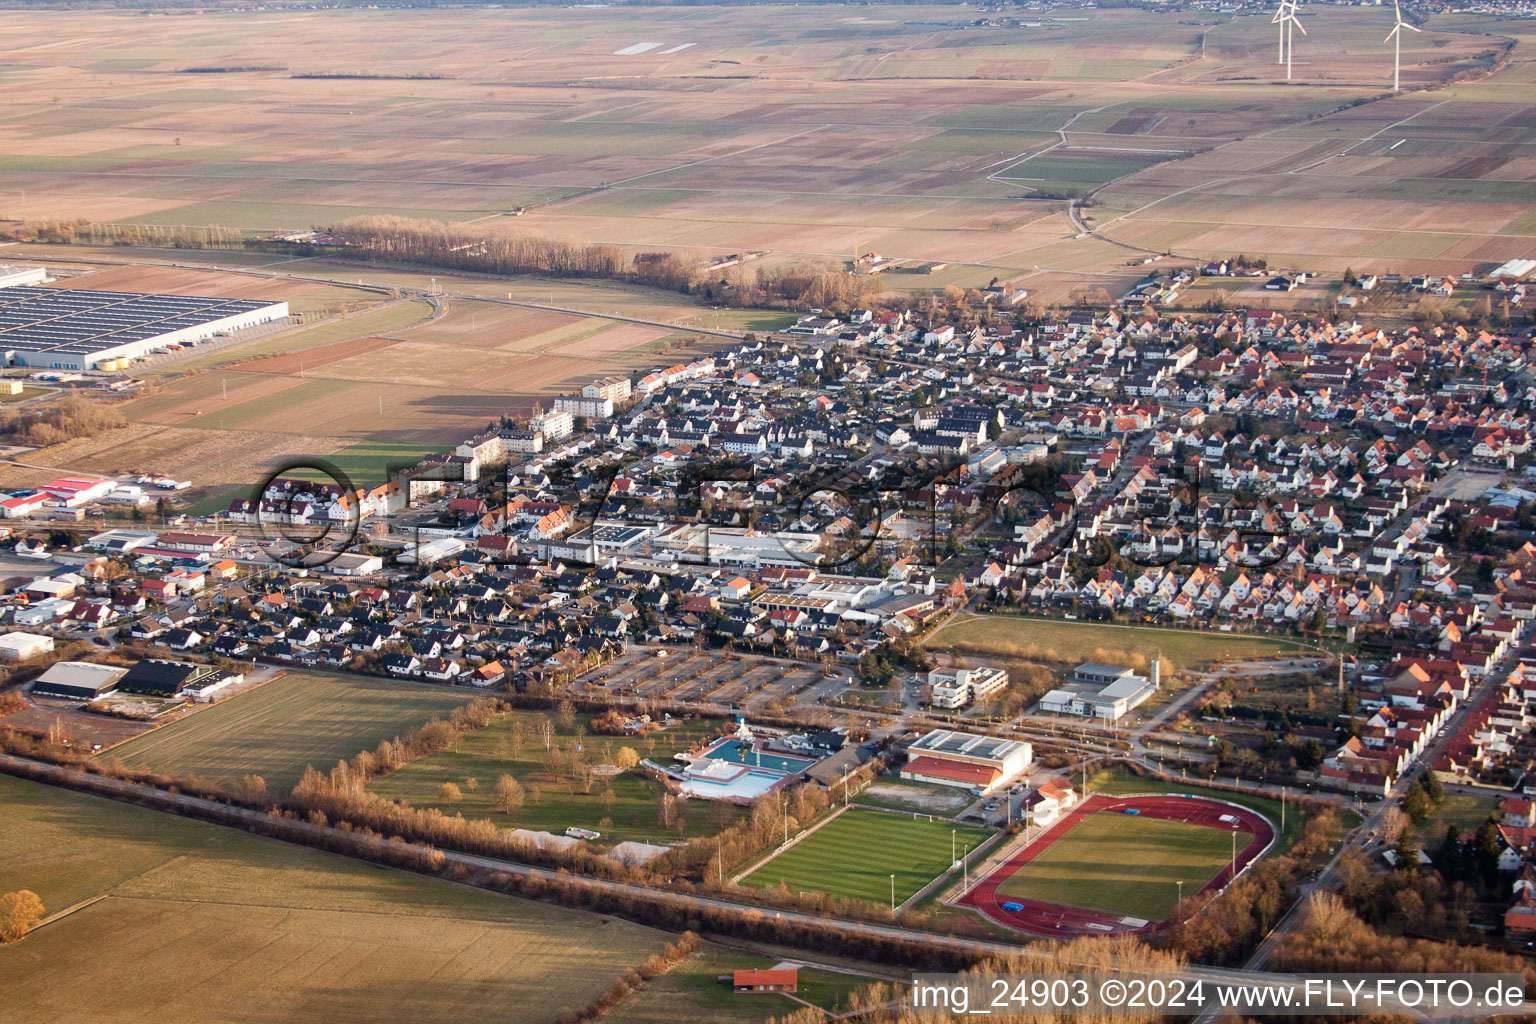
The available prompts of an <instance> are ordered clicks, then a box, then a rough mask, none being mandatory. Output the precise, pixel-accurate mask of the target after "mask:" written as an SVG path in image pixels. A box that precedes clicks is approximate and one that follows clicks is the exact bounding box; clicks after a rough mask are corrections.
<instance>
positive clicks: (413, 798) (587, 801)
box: [368, 711, 743, 843]
mask: <svg viewBox="0 0 1536 1024" xmlns="http://www.w3.org/2000/svg"><path fill="white" fill-rule="evenodd" d="M544 718H547V719H549V720H550V721H551V722H552V723H553V724H554V725H555V735H554V737H553V740H552V745H553V747H554V748H555V749H557V750H559V751H560V752H562V762H561V763H560V764H559V765H557V764H556V763H555V760H554V759H552V758H550V754H549V751H546V750H545V748H544V743H543V741H542V740H541V739H540V738H539V734H538V722H539V720H540V719H544ZM591 720H592V718H591V716H590V715H577V716H575V719H574V721H573V722H572V724H571V726H570V728H568V729H567V728H561V727H560V726H559V723H558V721H557V719H556V716H553V715H543V714H539V713H536V712H531V711H513V712H511V713H510V714H507V715H503V716H501V717H500V718H498V719H497V720H496V721H494V722H492V723H491V724H490V725H489V726H487V727H486V728H484V729H480V730H477V731H475V732H472V733H468V734H466V735H464V736H461V737H460V738H459V740H458V742H457V743H455V744H454V746H453V748H452V749H450V750H444V751H441V752H440V753H436V754H433V755H432V756H431V757H424V758H422V759H421V760H419V761H415V762H413V763H411V764H408V765H406V766H405V767H404V768H401V769H400V770H399V771H396V772H391V773H390V774H389V775H385V776H382V777H380V778H377V779H375V780H373V782H371V783H369V786H368V788H369V789H370V790H372V791H373V792H375V793H378V794H379V795H380V796H385V797H388V798H390V799H391V800H405V801H407V802H408V803H410V804H413V805H415V806H417V807H441V808H442V809H443V810H445V811H448V812H450V813H455V812H456V813H462V814H463V815H464V816H465V817H466V818H488V819H490V820H491V821H494V822H495V823H496V824H497V825H499V826H501V827H503V828H527V829H534V830H538V831H547V832H554V833H556V834H561V833H564V832H565V830H566V829H567V828H569V827H571V826H572V825H575V826H579V827H582V828H591V829H596V830H598V831H600V832H602V833H603V838H604V839H605V840H609V839H612V840H619V841H623V840H627V839H633V840H639V841H641V842H656V843H665V842H669V841H674V840H676V839H678V838H679V837H681V838H692V837H695V836H707V835H713V834H714V833H715V832H717V831H719V830H720V829H721V828H724V827H725V826H727V825H731V824H734V823H735V822H736V821H737V820H739V819H740V818H741V816H742V813H743V812H742V810H741V808H739V807H737V806H735V805H734V804H728V803H721V802H719V801H709V800H687V801H683V802H681V804H680V810H679V814H680V815H681V821H682V823H683V824H682V828H681V830H679V829H678V828H677V826H676V825H675V824H674V825H672V826H663V825H662V824H661V821H660V818H659V811H660V808H661V798H662V796H663V795H664V794H665V792H666V790H665V789H664V788H663V786H662V785H661V783H659V782H654V781H652V780H651V779H648V778H646V777H644V776H643V775H640V774H638V773H636V772H633V771H630V772H624V773H623V774H621V775H616V776H613V777H612V778H605V777H601V776H598V777H594V778H593V779H592V782H591V785H590V787H588V786H587V784H586V780H585V779H584V778H581V777H575V778H573V777H572V775H571V774H570V772H569V770H568V768H567V765H568V764H569V762H568V761H564V760H563V758H565V757H569V756H570V755H571V754H579V755H580V756H581V759H582V760H583V761H585V762H586V763H587V764H589V765H604V764H612V763H613V762H614V757H615V755H616V754H617V753H618V751H619V749H620V748H622V747H631V748H633V749H634V751H635V752H636V753H637V754H639V755H640V756H641V757H649V758H654V759H656V760H659V761H666V760H668V759H670V758H671V756H672V755H673V754H674V753H675V752H677V751H680V750H686V749H687V748H688V747H689V746H690V745H691V744H692V743H693V742H694V741H695V740H698V739H701V738H703V737H706V736H713V735H714V733H715V728H716V726H717V725H718V723H716V722H713V721H709V720H697V721H694V722H689V723H685V724H679V725H676V726H673V727H671V728H669V729H665V730H662V731H660V732H656V733H652V734H651V735H649V736H646V737H643V738H642V737H620V736H590V735H587V729H588V726H589V725H590V723H591ZM518 728H520V729H521V730H522V735H521V739H519V738H518V736H517V734H516V730H517V729H518ZM578 748H580V749H579V750H578ZM503 773H506V774H510V775H511V776H512V777H513V778H515V779H517V781H518V782H519V783H521V784H522V786H523V790H524V793H525V795H526V799H525V800H524V802H523V806H522V807H521V808H519V809H517V810H515V811H513V812H512V813H511V814H501V813H498V812H496V811H494V810H493V809H492V808H491V787H492V786H493V785H494V784H495V782H496V779H497V778H498V777H499V776H501V775H502V774H503ZM470 780H474V788H471V781H470ZM445 782H452V783H454V784H455V785H457V786H458V787H459V788H460V790H461V791H462V793H463V798H462V799H461V800H459V801H458V802H456V803H451V804H445V803H442V802H441V797H440V791H441V789H442V785H443V783H445ZM535 787H537V788H538V790H539V793H538V794H537V800H535V794H534V792H533V791H534V788H535ZM605 793H611V794H612V799H611V800H609V799H608V798H607V797H605V795H604V794H605ZM604 819H607V821H606V822H605V821H604Z"/></svg>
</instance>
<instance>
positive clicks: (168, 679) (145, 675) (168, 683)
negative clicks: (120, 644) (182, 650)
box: [118, 658, 217, 697]
mask: <svg viewBox="0 0 1536 1024" xmlns="http://www.w3.org/2000/svg"><path fill="white" fill-rule="evenodd" d="M216 674H217V673H216V670H215V669H213V668H212V667H210V666H208V665H197V664H194V663H192V662H190V661H167V660H165V659H162V658H146V659H145V660H143V661H141V662H139V663H138V664H136V665H134V666H133V667H132V668H130V669H129V670H128V672H127V674H126V675H124V676H123V678H122V679H120V680H119V681H118V685H119V686H121V687H122V688H123V689H124V690H127V691H129V692H130V693H148V694H152V695H154V696H157V697H174V696H176V695H177V694H179V693H181V692H182V691H183V690H186V689H189V688H192V687H197V686H203V685H206V684H207V683H209V682H211V681H212V680H213V678H214V676H215V675H216Z"/></svg>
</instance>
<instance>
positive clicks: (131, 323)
mask: <svg viewBox="0 0 1536 1024" xmlns="http://www.w3.org/2000/svg"><path fill="white" fill-rule="evenodd" d="M287 316H288V304H287V303H286V302H266V301H263V300H249V299H216V298H201V297H198V296H195V295H147V294H141V293H139V292H98V291H90V290H88V289H84V288H38V287H35V286H32V285H19V286H15V287H10V288H3V289H0V353H3V354H4V363H5V365H7V366H38V367H48V368H52V369H58V370H91V369H95V368H97V367H98V366H100V365H102V364H103V363H115V362H116V361H117V360H121V359H138V358H140V357H142V356H145V355H148V354H149V353H150V352H152V351H154V350H156V349H161V348H165V347H166V346H168V345H181V344H188V343H197V342H200V341H205V340H207V339H209V338H212V337H213V336H215V335H217V334H228V333H231V332H234V331H240V330H244V329H246V328H249V327H256V326H258V325H260V324H266V323H271V322H273V321H275V320H282V319H285V318H286V317H287Z"/></svg>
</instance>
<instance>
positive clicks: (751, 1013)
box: [610, 945, 893, 1024]
mask: <svg viewBox="0 0 1536 1024" xmlns="http://www.w3.org/2000/svg"><path fill="white" fill-rule="evenodd" d="M779 962H780V961H779V960H778V959H776V958H774V957H767V956H758V955H755V954H752V953H744V952H739V951H737V950H735V949H729V948H726V947H723V946H715V945H705V946H704V947H702V948H701V949H700V950H699V951H698V952H697V953H695V954H694V955H693V956H691V957H689V958H688V959H687V960H685V961H684V962H683V963H681V964H679V965H678V966H676V967H674V968H673V969H672V970H670V971H668V972H667V973H666V974H664V975H662V976H661V977H660V978H657V979H656V980H655V981H653V982H651V983H650V984H649V985H647V986H646V987H645V989H644V990H643V991H640V992H637V993H635V994H634V995H633V996H631V997H630V998H628V999H626V1000H625V1001H624V1005H623V1006H621V1007H620V1008H619V1009H617V1010H615V1011H614V1013H613V1014H612V1016H611V1018H610V1019H612V1020H615V1021H621V1022H622V1024H762V1022H764V1021H766V1020H768V1019H769V1018H770V1017H774V1016H783V1015H785V1014H788V1013H792V1012H793V1011H795V1010H796V1009H798V1008H800V1007H801V1006H802V1005H803V1004H802V1003H799V1002H796V1001H794V1000H792V999H790V998H789V996H787V995H779V994H778V993H775V992H742V993H735V992H732V991H731V986H730V985H729V984H728V983H726V982H723V981H721V980H720V978H721V976H722V975H728V974H730V973H731V972H732V971H745V970H761V969H763V968H768V967H773V966H775V965H776V964H778V963H779ZM857 969H858V967H846V966H845V970H850V971H851V970H857ZM871 970H874V971H877V972H879V973H878V974H877V975H875V976H869V977H867V976H864V975H860V974H855V973H844V972H843V971H829V970H819V969H817V968H801V970H800V984H799V991H798V992H797V993H796V995H798V996H799V997H800V999H802V1000H804V1001H805V1002H808V1003H813V1004H815V1005H816V1006H819V1007H821V1008H822V1009H824V1010H828V1011H834V1012H835V1011H836V1010H838V1009H839V1008H840V1007H841V1006H842V1005H843V1003H844V1002H845V1001H846V1000H847V998H848V995H849V993H851V992H853V991H854V990H856V989H860V988H863V987H864V986H866V985H872V984H875V983H876V982H878V981H880V980H881V975H884V976H889V975H890V974H891V973H893V969H892V968H889V967H884V966H881V967H876V968H871Z"/></svg>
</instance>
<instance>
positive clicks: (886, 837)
mask: <svg viewBox="0 0 1536 1024" xmlns="http://www.w3.org/2000/svg"><path fill="white" fill-rule="evenodd" d="M952 834H953V835H952ZM993 835H995V833H994V832H992V831H991V830H989V829H980V828H970V827H966V826H958V827H957V826H954V825H952V824H951V823H950V822H948V821H944V820H933V821H930V820H929V819H928V816H927V815H923V816H922V817H918V816H916V815H911V816H909V815H906V814H895V813H888V812H885V811H873V810H859V809H857V808H855V809H854V810H850V811H847V812H845V813H843V814H841V815H840V816H838V817H837V818H836V819H834V820H833V821H831V822H830V823H828V824H826V825H824V826H822V827H821V828H819V829H817V830H816V831H815V832H814V833H812V834H811V835H810V836H808V837H806V838H805V839H804V840H802V841H801V842H800V843H798V844H796V845H795V846H793V847H791V848H790V849H788V850H786V851H784V852H783V853H781V854H779V855H778V856H777V857H774V858H773V859H772V860H770V861H768V862H767V863H766V864H764V865H763V866H762V867H760V868H758V869H757V870H756V871H754V872H752V874H750V875H748V876H747V877H746V878H745V879H743V880H742V881H743V882H744V883H745V884H746V885H755V886H760V887H767V886H776V885H780V884H782V885H783V886H785V888H787V889H788V890H789V891H790V892H791V893H795V892H825V893H830V894H832V895H833V896H842V897H847V898H850V899H860V900H868V901H869V902H871V903H878V904H881V905H889V904H890V901H891V875H892V874H894V875H895V876H896V884H895V887H896V903H897V905H898V906H899V905H900V904H902V903H903V902H905V901H906V900H908V899H910V898H911V897H912V896H913V895H915V894H916V893H917V892H919V891H920V890H921V889H922V888H923V886H925V885H927V884H928V883H929V882H931V881H933V880H934V879H935V878H937V877H938V876H939V875H940V874H941V873H943V872H944V871H945V870H947V869H948V868H949V866H950V864H951V863H953V861H952V859H951V857H950V853H951V850H953V851H954V854H955V857H956V858H958V857H959V856H960V855H961V854H962V853H963V852H964V850H965V848H966V847H967V846H969V847H970V848H971V849H972V850H974V849H976V847H978V846H980V845H981V843H983V842H984V841H986V840H987V839H988V838H990V837H991V836H993ZM952 844H953V845H952Z"/></svg>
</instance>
